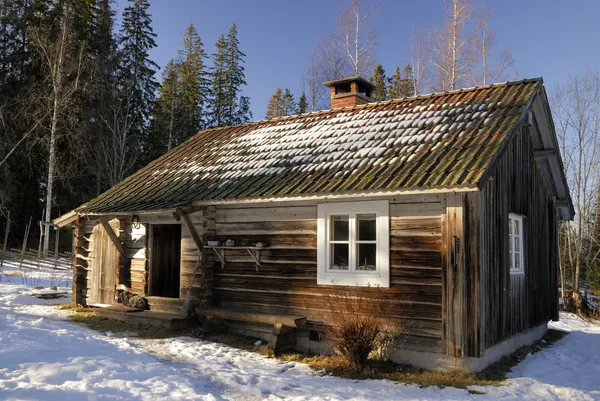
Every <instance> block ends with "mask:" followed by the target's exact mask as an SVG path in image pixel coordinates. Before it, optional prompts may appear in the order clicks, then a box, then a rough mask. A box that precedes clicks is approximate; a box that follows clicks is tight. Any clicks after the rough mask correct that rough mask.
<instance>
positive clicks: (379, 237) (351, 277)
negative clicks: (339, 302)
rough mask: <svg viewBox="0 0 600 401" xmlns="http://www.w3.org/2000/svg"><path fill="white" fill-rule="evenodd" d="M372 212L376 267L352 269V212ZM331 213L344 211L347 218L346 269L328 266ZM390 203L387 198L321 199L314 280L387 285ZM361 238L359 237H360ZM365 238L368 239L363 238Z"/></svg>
mask: <svg viewBox="0 0 600 401" xmlns="http://www.w3.org/2000/svg"><path fill="white" fill-rule="evenodd" d="M362 214H374V215H375V216H376V217H375V221H376V225H377V226H376V244H377V245H376V249H377V251H376V252H377V254H376V260H375V265H376V270H356V267H355V264H356V245H357V244H358V242H357V238H356V236H357V232H356V231H357V230H356V215H362ZM335 215H347V216H349V217H350V221H349V230H350V232H349V249H350V255H349V270H335V269H329V261H330V252H331V250H330V249H331V248H330V246H329V244H330V241H329V239H330V233H329V231H330V229H331V227H330V224H329V219H330V217H331V216H335ZM389 215H390V205H389V202H388V201H387V200H382V201H365V202H343V203H325V204H320V205H318V217H317V284H322V285H352V286H369V285H370V286H379V287H389V286H390V216H389ZM360 242H363V241H360ZM364 242H368V241H364Z"/></svg>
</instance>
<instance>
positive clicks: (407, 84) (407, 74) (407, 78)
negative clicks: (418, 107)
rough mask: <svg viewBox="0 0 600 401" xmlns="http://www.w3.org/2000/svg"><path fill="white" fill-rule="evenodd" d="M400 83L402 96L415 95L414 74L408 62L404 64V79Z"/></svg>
mask: <svg viewBox="0 0 600 401" xmlns="http://www.w3.org/2000/svg"><path fill="white" fill-rule="evenodd" d="M402 84H403V85H402V95H403V96H404V97H409V96H415V82H414V75H413V69H412V66H411V65H410V64H406V66H405V67H404V79H403V81H402Z"/></svg>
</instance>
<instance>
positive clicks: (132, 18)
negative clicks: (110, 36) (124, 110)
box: [119, 0, 158, 137]
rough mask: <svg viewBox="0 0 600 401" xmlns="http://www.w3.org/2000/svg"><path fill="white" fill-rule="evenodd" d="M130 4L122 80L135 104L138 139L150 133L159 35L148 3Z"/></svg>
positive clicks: (122, 37)
mask: <svg viewBox="0 0 600 401" xmlns="http://www.w3.org/2000/svg"><path fill="white" fill-rule="evenodd" d="M129 2H130V5H129V6H128V7H126V8H125V10H124V12H123V18H122V20H123V23H122V27H121V32H120V40H121V49H120V66H119V81H120V86H121V88H122V90H123V92H124V93H122V96H123V97H126V98H128V99H129V104H131V108H130V109H131V113H130V116H129V117H130V118H132V119H133V121H134V123H133V124H132V131H133V133H134V134H135V135H137V136H138V137H142V136H144V135H146V133H147V125H148V118H149V116H150V111H151V109H152V105H153V102H154V97H155V91H156V89H157V87H158V84H157V82H156V81H155V79H154V74H155V72H156V70H157V69H158V65H157V64H156V63H155V62H154V61H152V60H151V59H150V57H149V53H150V51H151V50H152V49H153V48H155V47H156V42H155V38H156V34H155V33H154V31H153V29H152V25H151V24H152V20H151V17H150V14H149V12H148V9H149V8H150V3H149V1H148V0H129Z"/></svg>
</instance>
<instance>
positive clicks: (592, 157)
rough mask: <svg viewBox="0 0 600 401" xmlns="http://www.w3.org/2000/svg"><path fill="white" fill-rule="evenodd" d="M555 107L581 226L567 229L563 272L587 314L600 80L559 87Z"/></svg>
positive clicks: (587, 78)
mask: <svg viewBox="0 0 600 401" xmlns="http://www.w3.org/2000/svg"><path fill="white" fill-rule="evenodd" d="M552 106H553V113H554V117H555V122H556V128H557V134H558V137H559V144H560V147H561V153H562V155H563V157H564V166H565V171H566V175H567V179H568V182H569V187H570V190H571V196H572V198H573V202H574V208H575V213H576V216H575V221H574V222H573V223H570V222H567V223H563V226H562V228H561V231H560V233H561V235H562V236H563V237H566V238H562V240H561V244H563V245H564V246H563V247H562V249H561V268H562V269H564V268H565V266H566V265H568V266H569V267H570V268H571V271H572V275H571V281H572V283H571V284H572V290H573V293H572V306H573V307H574V309H575V310H577V311H578V312H581V310H582V297H581V294H580V283H581V274H582V272H588V273H589V268H590V266H592V264H593V263H594V262H597V261H598V258H599V256H600V255H599V254H598V251H597V249H598V247H597V246H595V243H596V242H597V238H595V236H594V233H596V232H597V230H598V228H597V225H598V224H599V221H598V220H599V219H598V217H599V216H598V215H597V213H598V208H596V207H595V206H596V201H597V199H598V196H599V195H598V189H599V188H598V187H599V183H600V75H598V73H597V72H592V71H585V72H584V73H582V74H579V75H576V76H574V77H572V78H571V79H570V80H569V81H568V82H567V83H566V84H564V85H560V86H558V87H557V88H556V90H555V91H554V96H553V101H552ZM562 281H564V278H563V280H562ZM567 298H568V297H567ZM565 301H566V303H567V304H569V303H570V302H569V301H570V299H565Z"/></svg>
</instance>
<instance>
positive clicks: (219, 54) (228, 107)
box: [211, 24, 252, 127]
mask: <svg viewBox="0 0 600 401" xmlns="http://www.w3.org/2000/svg"><path fill="white" fill-rule="evenodd" d="M237 33H238V32H237V27H236V25H235V24H233V25H232V26H231V28H230V29H229V32H228V34H227V36H226V37H225V36H224V35H221V36H220V37H219V39H218V40H217V43H216V45H215V48H216V51H215V53H214V54H213V69H212V110H211V123H212V125H213V126H216V127H221V126H225V125H236V124H242V123H244V122H247V121H249V120H250V119H251V118H252V113H250V99H249V98H248V97H245V96H241V92H242V87H243V86H244V85H246V77H245V74H244V66H243V64H244V57H245V56H246V55H245V54H244V53H243V52H242V51H241V50H240V49H239V40H238V38H237Z"/></svg>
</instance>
